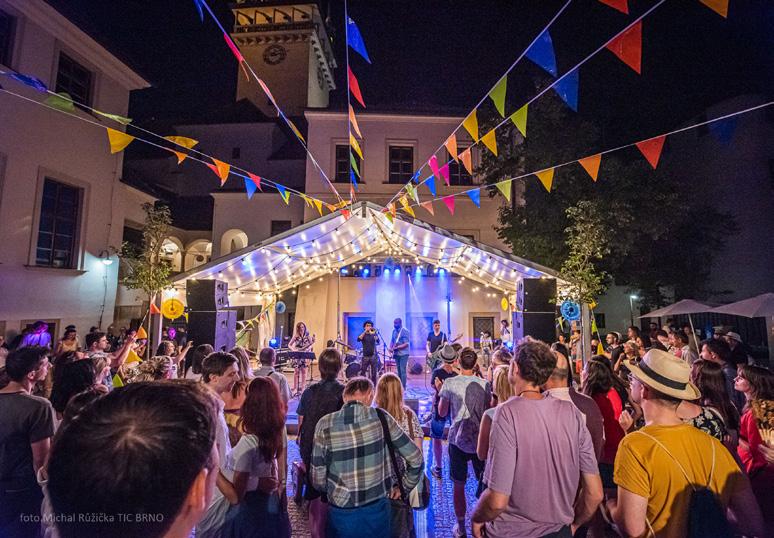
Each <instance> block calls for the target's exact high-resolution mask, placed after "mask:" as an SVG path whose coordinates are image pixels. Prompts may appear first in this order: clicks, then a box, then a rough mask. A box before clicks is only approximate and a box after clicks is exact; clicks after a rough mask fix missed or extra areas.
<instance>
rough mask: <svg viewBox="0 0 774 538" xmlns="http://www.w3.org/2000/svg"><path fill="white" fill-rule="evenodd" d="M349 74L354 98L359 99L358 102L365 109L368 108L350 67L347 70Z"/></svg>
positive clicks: (350, 89) (350, 87)
mask: <svg viewBox="0 0 774 538" xmlns="http://www.w3.org/2000/svg"><path fill="white" fill-rule="evenodd" d="M347 72H348V73H349V91H350V92H351V93H352V96H353V97H354V98H355V99H357V102H358V103H360V105H361V106H362V107H363V108H366V106H365V102H364V101H363V96H362V95H361V93H360V84H358V82H357V79H356V78H355V74H354V73H353V72H352V69H350V68H349V67H348V68H347Z"/></svg>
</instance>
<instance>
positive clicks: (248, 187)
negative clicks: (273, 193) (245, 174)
mask: <svg viewBox="0 0 774 538" xmlns="http://www.w3.org/2000/svg"><path fill="white" fill-rule="evenodd" d="M244 179H245V191H247V199H248V200H249V199H251V198H252V197H253V194H255V191H256V190H257V189H258V187H257V186H256V185H255V183H253V180H252V179H250V178H244Z"/></svg>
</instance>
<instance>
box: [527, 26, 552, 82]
mask: <svg viewBox="0 0 774 538" xmlns="http://www.w3.org/2000/svg"><path fill="white" fill-rule="evenodd" d="M526 56H527V58H529V59H530V60H532V61H533V62H535V63H536V64H538V65H539V66H540V67H542V68H543V69H545V70H546V71H548V72H549V73H551V75H553V76H556V75H557V70H556V56H555V55H554V44H553V42H552V41H551V34H549V33H548V30H546V31H545V32H543V33H542V34H540V36H539V37H538V38H537V39H536V40H535V42H534V43H533V44H532V46H531V47H530V48H529V49H528V50H527V54H526Z"/></svg>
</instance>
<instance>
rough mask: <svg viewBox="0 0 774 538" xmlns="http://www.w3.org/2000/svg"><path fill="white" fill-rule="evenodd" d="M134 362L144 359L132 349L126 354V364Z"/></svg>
mask: <svg viewBox="0 0 774 538" xmlns="http://www.w3.org/2000/svg"><path fill="white" fill-rule="evenodd" d="M133 362H142V359H141V358H140V356H139V355H137V353H135V352H134V350H133V349H130V350H129V354H128V355H127V356H126V364H131V363H133Z"/></svg>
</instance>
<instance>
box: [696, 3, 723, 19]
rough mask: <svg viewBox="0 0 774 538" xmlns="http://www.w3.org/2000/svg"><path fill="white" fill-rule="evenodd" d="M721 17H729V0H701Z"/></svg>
mask: <svg viewBox="0 0 774 538" xmlns="http://www.w3.org/2000/svg"><path fill="white" fill-rule="evenodd" d="M699 2H701V3H702V4H704V5H705V6H707V7H708V8H710V9H711V10H712V11H714V12H715V13H717V14H718V15H720V16H721V17H723V18H724V19H725V18H728V0H699Z"/></svg>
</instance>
